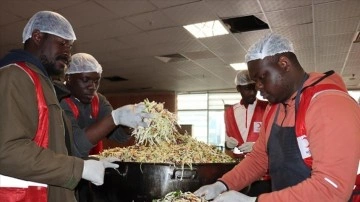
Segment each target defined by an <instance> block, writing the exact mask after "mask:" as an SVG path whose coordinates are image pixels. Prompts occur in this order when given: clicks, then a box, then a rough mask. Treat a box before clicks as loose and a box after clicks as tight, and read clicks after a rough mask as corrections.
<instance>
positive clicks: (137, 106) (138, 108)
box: [133, 103, 146, 113]
mask: <svg viewBox="0 0 360 202" xmlns="http://www.w3.org/2000/svg"><path fill="white" fill-rule="evenodd" d="M133 106H134V112H135V113H141V112H144V111H145V109H146V106H145V104H143V103H140V104H135V105H133Z"/></svg>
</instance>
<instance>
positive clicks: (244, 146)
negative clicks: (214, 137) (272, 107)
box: [225, 70, 271, 196]
mask: <svg viewBox="0 0 360 202" xmlns="http://www.w3.org/2000/svg"><path fill="white" fill-rule="evenodd" d="M235 85H236V90H237V91H238V92H239V93H240V95H241V100H240V102H239V103H237V104H235V105H233V106H230V107H227V108H226V109H225V127H226V134H225V149H226V150H225V151H226V153H227V154H229V155H230V156H232V157H235V155H234V154H233V151H232V150H233V149H234V148H235V147H237V148H238V149H239V150H240V152H241V153H243V154H247V153H249V152H251V151H252V148H253V145H254V143H255V141H256V140H257V139H258V137H259V133H260V127H261V124H262V117H263V114H264V112H265V108H266V106H267V104H268V103H267V102H266V101H263V100H259V99H257V98H256V94H257V90H256V89H255V82H254V81H252V80H251V79H250V76H249V72H248V70H243V71H239V72H238V73H237V74H236V77H235ZM270 187H271V185H270V181H269V177H268V176H267V175H265V176H264V177H262V178H261V179H260V178H259V180H258V181H256V182H254V183H252V184H251V188H250V189H249V190H248V189H245V190H244V191H246V194H248V195H250V196H257V195H259V194H261V193H266V192H270V190H271V188H270Z"/></svg>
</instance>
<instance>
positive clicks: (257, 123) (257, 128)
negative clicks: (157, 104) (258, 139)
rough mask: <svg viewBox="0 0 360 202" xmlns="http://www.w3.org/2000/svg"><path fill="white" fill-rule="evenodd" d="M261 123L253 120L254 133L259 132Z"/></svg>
mask: <svg viewBox="0 0 360 202" xmlns="http://www.w3.org/2000/svg"><path fill="white" fill-rule="evenodd" d="M261 124H262V122H259V121H254V129H253V131H254V133H259V132H260V128H261Z"/></svg>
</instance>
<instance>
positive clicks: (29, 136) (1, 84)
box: [0, 67, 83, 189]
mask: <svg viewBox="0 0 360 202" xmlns="http://www.w3.org/2000/svg"><path fill="white" fill-rule="evenodd" d="M40 80H42V79H40ZM48 83H49V82H48ZM42 84H44V85H46V82H44V81H43V80H42ZM51 91H52V90H48V92H51ZM34 92H35V90H34V84H33V83H32V81H31V80H30V78H29V77H28V76H27V75H26V74H25V73H24V72H23V71H22V70H20V69H18V68H17V67H9V68H4V69H1V70H0V94H1V96H2V101H1V102H2V103H1V105H0V111H1V114H2V115H1V116H0V134H1V135H0V173H1V174H3V175H7V176H10V177H15V178H19V179H24V180H29V181H34V182H40V183H45V184H50V185H54V186H60V187H66V188H69V189H73V188H74V187H75V186H76V184H77V183H78V181H79V180H80V178H81V173H82V168H83V161H82V160H81V159H78V158H75V157H69V156H67V155H65V154H61V153H60V150H61V151H66V150H65V148H62V147H61V146H64V147H65V145H62V144H61V143H59V144H56V145H54V140H57V139H58V140H59V141H64V138H63V137H61V136H58V135H59V134H61V132H59V131H61V130H63V129H61V127H59V128H57V129H56V131H53V130H49V141H50V142H49V143H50V145H49V147H50V148H54V151H58V153H55V152H54V151H53V150H51V149H45V148H42V147H39V146H37V145H36V143H35V142H33V141H32V140H33V138H34V136H35V134H36V131H37V124H38V121H37V120H38V111H37V100H36V97H35V93H34ZM44 93H46V92H45V91H44ZM45 96H46V95H45ZM53 100H55V101H56V98H55V95H54V98H53ZM56 102H57V101H56ZM49 110H51V111H50V112H52V114H50V120H57V119H56V117H54V115H56V116H57V115H59V114H60V109H59V107H58V106H57V105H52V106H49ZM55 113H58V114H55ZM51 116H53V117H51ZM50 124H54V123H53V122H50ZM53 128H54V127H52V129H53ZM63 132H64V131H63ZM58 137H60V138H58Z"/></svg>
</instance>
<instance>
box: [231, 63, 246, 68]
mask: <svg viewBox="0 0 360 202" xmlns="http://www.w3.org/2000/svg"><path fill="white" fill-rule="evenodd" d="M230 66H231V67H232V68H234V69H235V70H246V69H248V66H247V64H246V63H244V62H242V63H233V64H230Z"/></svg>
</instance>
